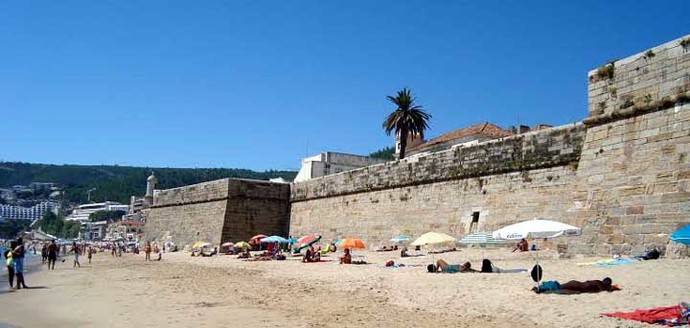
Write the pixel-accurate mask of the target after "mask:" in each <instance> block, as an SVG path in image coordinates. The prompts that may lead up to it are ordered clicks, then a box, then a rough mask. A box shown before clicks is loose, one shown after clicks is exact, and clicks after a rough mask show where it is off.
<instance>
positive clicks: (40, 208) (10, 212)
mask: <svg viewBox="0 0 690 328" xmlns="http://www.w3.org/2000/svg"><path fill="white" fill-rule="evenodd" d="M59 209H60V204H59V203H57V202H50V201H45V202H40V203H38V204H36V205H34V206H31V207H24V206H19V205H6V204H3V205H0V219H5V220H6V219H9V220H32V221H33V220H39V219H41V218H42V217H43V216H44V215H45V214H46V213H48V212H53V213H55V214H57V213H58V211H59Z"/></svg>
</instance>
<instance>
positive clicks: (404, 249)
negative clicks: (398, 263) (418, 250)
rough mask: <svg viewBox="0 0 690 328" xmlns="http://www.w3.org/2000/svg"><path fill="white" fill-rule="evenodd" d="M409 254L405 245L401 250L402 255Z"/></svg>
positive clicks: (407, 255) (406, 255)
mask: <svg viewBox="0 0 690 328" xmlns="http://www.w3.org/2000/svg"><path fill="white" fill-rule="evenodd" d="M409 256H410V254H407V247H403V248H402V249H401V250H400V257H409Z"/></svg>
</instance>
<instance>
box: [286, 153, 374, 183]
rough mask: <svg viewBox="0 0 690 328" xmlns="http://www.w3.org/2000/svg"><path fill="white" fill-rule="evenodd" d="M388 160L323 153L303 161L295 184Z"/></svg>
mask: <svg viewBox="0 0 690 328" xmlns="http://www.w3.org/2000/svg"><path fill="white" fill-rule="evenodd" d="M385 162H386V160H384V159H378V158H371V157H367V156H360V155H352V154H344V153H336V152H323V153H321V154H318V155H315V156H311V157H307V158H305V159H302V167H301V168H300V170H299V172H298V173H297V176H296V177H295V182H299V181H306V180H309V179H313V178H318V177H322V176H324V175H330V174H336V173H340V172H345V171H350V170H354V169H357V168H360V167H365V166H369V165H374V164H379V163H385Z"/></svg>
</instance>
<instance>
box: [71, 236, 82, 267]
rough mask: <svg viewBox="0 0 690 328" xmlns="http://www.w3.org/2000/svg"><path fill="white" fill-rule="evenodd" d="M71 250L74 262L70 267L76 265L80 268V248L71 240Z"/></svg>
mask: <svg viewBox="0 0 690 328" xmlns="http://www.w3.org/2000/svg"><path fill="white" fill-rule="evenodd" d="M72 252H74V264H73V265H72V267H73V268H76V267H80V268H81V264H80V263H79V253H80V252H81V249H79V246H78V245H77V242H72Z"/></svg>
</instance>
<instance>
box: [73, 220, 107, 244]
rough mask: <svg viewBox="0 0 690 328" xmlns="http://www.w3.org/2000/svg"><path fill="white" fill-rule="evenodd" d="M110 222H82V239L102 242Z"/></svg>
mask: <svg viewBox="0 0 690 328" xmlns="http://www.w3.org/2000/svg"><path fill="white" fill-rule="evenodd" d="M107 227H108V221H105V220H104V221H95V222H90V221H86V222H82V223H81V228H80V230H79V234H80V237H81V238H82V239H84V240H101V239H103V237H104V236H105V234H106V229H107Z"/></svg>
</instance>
